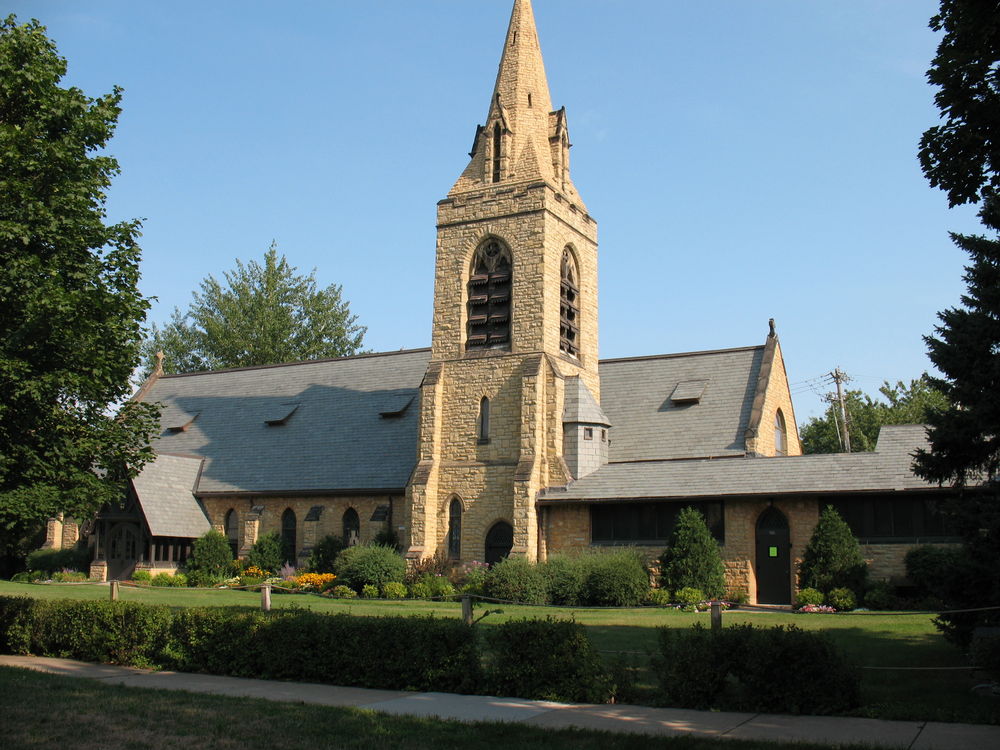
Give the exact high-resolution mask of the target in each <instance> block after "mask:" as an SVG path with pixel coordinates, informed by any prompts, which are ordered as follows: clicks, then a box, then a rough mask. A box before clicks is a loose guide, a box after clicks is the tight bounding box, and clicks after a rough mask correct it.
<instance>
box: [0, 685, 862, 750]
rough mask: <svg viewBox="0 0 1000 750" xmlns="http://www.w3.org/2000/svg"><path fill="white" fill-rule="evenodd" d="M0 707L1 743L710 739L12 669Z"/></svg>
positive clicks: (683, 742) (573, 744) (598, 745)
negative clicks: (449, 716) (472, 719)
mask: <svg viewBox="0 0 1000 750" xmlns="http://www.w3.org/2000/svg"><path fill="white" fill-rule="evenodd" d="M39 706H44V707H45V709H44V710H39V708H38V707H39ZM0 707H2V709H3V721H2V722H0V745H3V746H4V747H11V748H50V747H72V748H73V749H74V750H99V749H102V748H107V747H115V748H123V749H133V748H135V749H138V748H164V749H169V748H178V749H179V750H180V749H183V750H187V749H188V748H190V747H198V748H200V749H202V750H216V749H218V750H230V749H235V748H240V749H241V750H256V749H257V748H260V749H261V750H265V749H266V750H270V749H271V748H275V747H280V748H282V750H298V749H299V748H301V749H302V750H316V748H359V749H361V748H365V749H366V750H367V749H368V748H376V749H378V748H399V749H400V750H410V749H413V750H416V749H417V748H428V747H433V748H435V750H450V749H452V748H454V749H456V750H457V749H458V748H462V749H463V750H494V749H495V748H497V747H517V748H551V749H552V750H648V749H649V748H654V747H655V748H663V749H664V750H709V748H713V747H717V746H718V741H717V740H714V739H707V738H706V739H703V738H695V737H664V738H656V737H649V736H642V735H634V734H614V733H610V732H599V731H594V730H583V729H541V728H537V727H531V726H525V725H522V724H515V723H499V722H477V723H469V724H465V723H460V722H456V721H443V720H439V719H426V718H415V717H405V716H390V715H386V714H379V713H375V712H373V711H369V710H365V709H358V708H333V707H328V706H309V705H304V704H301V703H277V702H273V701H266V700H261V699H256V698H230V697H224V696H216V695H204V694H197V695H196V694H194V693H186V692H182V691H171V690H151V689H138V690H137V689H134V688H127V687H123V686H119V685H106V684H102V683H100V682H98V681H96V680H90V679H86V678H78V677H62V676H57V675H48V674H42V673H39V672H32V671H30V670H25V669H15V668H12V667H0ZM726 747H727V748H732V750H766V749H769V748H772V747H774V745H773V744H772V743H766V742H748V741H742V740H729V741H727V744H726ZM782 747H788V748H790V750H796V749H797V750H815V749H817V748H820V747H825V746H824V745H814V744H801V743H796V744H788V745H784V744H783V745H782ZM852 747H857V746H852Z"/></svg>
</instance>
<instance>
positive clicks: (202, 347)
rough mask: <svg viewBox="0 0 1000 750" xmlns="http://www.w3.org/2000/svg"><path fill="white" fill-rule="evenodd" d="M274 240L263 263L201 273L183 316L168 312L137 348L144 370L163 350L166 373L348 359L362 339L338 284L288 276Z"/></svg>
mask: <svg viewBox="0 0 1000 750" xmlns="http://www.w3.org/2000/svg"><path fill="white" fill-rule="evenodd" d="M295 271H296V269H295V267H294V266H292V265H290V264H289V263H288V261H287V260H286V259H285V256H284V255H280V256H279V255H278V250H277V247H276V246H275V244H274V243H272V244H271V247H270V248H269V249H268V251H267V252H266V253H265V254H264V259H263V263H262V264H261V263H258V262H257V261H253V260H252V261H250V262H249V263H247V264H246V265H244V264H243V262H242V261H240V260H237V261H236V268H235V269H233V270H232V271H226V272H225V274H224V282H220V281H218V280H217V279H216V278H215V277H213V276H209V277H208V278H206V279H205V280H204V281H202V282H201V291H200V292H195V293H194V299H193V301H192V302H191V305H190V307H189V308H188V310H187V312H184V313H182V312H181V311H180V310H177V309H175V310H174V313H173V317H172V318H171V320H170V322H169V323H168V324H167V325H166V326H164V327H163V328H159V327H157V326H155V325H154V326H153V332H152V336H151V337H150V338H149V339H148V340H147V341H146V342H145V344H144V348H143V349H144V359H145V361H146V366H147V371H151V370H152V369H153V367H154V366H155V355H156V352H157V351H163V353H164V362H163V369H164V372H167V373H178V372H196V371H199V370H216V369H219V368H223V367H252V366H256V365H270V364H276V363H279V362H293V361H297V360H304V359H320V358H323V357H342V356H344V355H348V354H355V353H357V352H358V351H359V350H360V348H361V343H362V340H363V339H364V335H365V331H366V330H367V329H366V328H365V327H364V326H361V325H358V322H357V316H356V315H352V314H351V311H350V305H349V303H348V302H347V300H345V299H344V298H343V295H342V290H341V287H340V286H338V285H336V284H331V285H330V286H328V287H326V288H325V289H319V288H318V287H317V285H316V273H315V271H313V272H312V273H310V274H309V275H308V276H303V275H300V274H296V273H295Z"/></svg>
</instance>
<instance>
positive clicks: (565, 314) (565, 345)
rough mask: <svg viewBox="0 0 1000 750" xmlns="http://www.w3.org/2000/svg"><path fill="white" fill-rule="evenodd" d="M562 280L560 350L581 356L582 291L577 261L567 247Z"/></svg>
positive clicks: (560, 289)
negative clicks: (580, 289) (579, 283)
mask: <svg viewBox="0 0 1000 750" xmlns="http://www.w3.org/2000/svg"><path fill="white" fill-rule="evenodd" d="M560 273H561V276H562V279H561V281H560V284H559V350H560V351H561V352H564V353H566V354H569V355H570V356H573V357H578V356H580V320H579V318H580V300H579V297H580V291H579V286H578V282H577V270H576V261H575V260H574V259H573V254H572V253H571V252H570V251H569V248H568V247H567V248H566V249H565V250H563V255H562V264H561V271H560Z"/></svg>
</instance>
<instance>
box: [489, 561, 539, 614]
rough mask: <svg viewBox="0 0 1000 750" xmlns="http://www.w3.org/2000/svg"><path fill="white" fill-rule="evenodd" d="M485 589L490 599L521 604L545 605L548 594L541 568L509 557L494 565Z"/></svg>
mask: <svg viewBox="0 0 1000 750" xmlns="http://www.w3.org/2000/svg"><path fill="white" fill-rule="evenodd" d="M484 589H485V594H486V596H488V597H492V598H493V599H500V600H502V601H505V602H518V603H521V604H545V601H546V598H547V594H548V592H547V591H546V589H547V586H546V585H545V576H544V575H543V574H542V571H541V568H539V567H538V566H537V565H533V564H532V563H530V562H528V561H527V560H526V559H524V558H523V557H507V558H504V559H503V560H501V561H500V562H498V563H497V564H496V565H494V566H493V567H492V568H491V569H490V572H489V573H487V575H486V581H485V585H484Z"/></svg>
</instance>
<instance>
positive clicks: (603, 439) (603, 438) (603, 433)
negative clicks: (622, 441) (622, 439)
mask: <svg viewBox="0 0 1000 750" xmlns="http://www.w3.org/2000/svg"><path fill="white" fill-rule="evenodd" d="M607 441H608V431H607V430H601V442H602V443H606V442H607Z"/></svg>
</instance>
